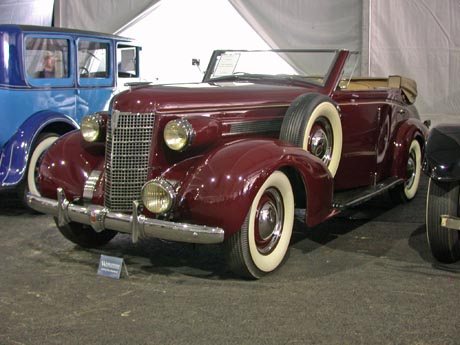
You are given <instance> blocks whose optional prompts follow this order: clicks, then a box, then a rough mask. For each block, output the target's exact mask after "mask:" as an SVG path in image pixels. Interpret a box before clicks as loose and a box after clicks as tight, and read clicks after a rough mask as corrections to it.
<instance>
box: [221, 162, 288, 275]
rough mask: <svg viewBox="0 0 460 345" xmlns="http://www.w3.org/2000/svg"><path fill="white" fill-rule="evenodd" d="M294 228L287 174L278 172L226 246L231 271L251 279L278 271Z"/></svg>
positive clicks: (258, 194)
mask: <svg viewBox="0 0 460 345" xmlns="http://www.w3.org/2000/svg"><path fill="white" fill-rule="evenodd" d="M256 216H257V220H256ZM293 224H294V194H293V192H292V187H291V184H290V182H289V179H288V177H287V176H286V175H285V174H284V173H282V172H281V171H275V172H274V173H272V174H271V175H270V176H269V177H268V178H267V180H266V181H265V183H264V184H263V185H262V187H261V188H260V190H259V192H258V193H257V195H256V196H255V198H254V200H253V202H252V204H251V208H250V209H249V211H248V214H247V216H246V219H245V221H244V223H243V224H242V226H241V230H240V231H238V232H237V233H235V234H234V235H232V236H231V237H230V238H229V239H228V240H227V241H226V243H225V249H226V254H227V263H228V265H229V267H230V269H231V270H232V271H233V272H234V273H236V274H238V275H240V276H242V277H245V278H249V279H259V278H261V277H263V276H264V275H265V274H267V273H270V272H272V271H274V270H275V269H277V268H278V267H279V266H280V265H281V263H282V262H283V261H284V258H285V256H286V253H287V250H288V247H289V242H290V239H291V235H292V228H293Z"/></svg>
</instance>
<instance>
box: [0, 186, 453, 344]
mask: <svg viewBox="0 0 460 345" xmlns="http://www.w3.org/2000/svg"><path fill="white" fill-rule="evenodd" d="M426 184H427V181H426V178H424V179H423V181H422V186H421V189H420V191H419V194H418V195H417V197H416V199H415V200H414V201H413V202H411V203H409V204H406V205H401V206H397V207H393V206H392V205H391V203H390V201H389V198H388V197H387V196H386V195H385V196H382V197H380V198H378V199H374V200H372V201H371V202H369V203H367V204H365V205H364V206H361V207H359V208H356V209H354V210H353V211H352V212H348V213H347V214H346V215H342V216H340V217H339V218H335V219H333V220H330V221H328V222H327V223H325V224H322V225H320V226H318V227H316V228H314V229H309V230H306V229H305V228H304V226H303V223H302V221H301V220H298V221H297V222H296V227H295V233H294V238H293V240H292V245H291V248H290V252H289V257H288V259H287V261H286V263H285V264H284V265H283V266H282V267H281V268H280V269H279V270H278V271H276V272H275V273H274V274H271V275H269V276H267V277H265V278H263V279H262V280H259V281H244V280H240V279H238V278H237V277H235V276H233V275H231V274H230V273H229V272H228V271H227V270H226V268H225V266H224V264H223V258H222V255H221V253H220V247H218V246H197V247H194V246H192V245H184V244H177V243H165V242H162V241H158V240H148V241H147V240H144V241H141V242H140V243H138V244H136V245H134V244H132V243H131V242H130V238H129V237H127V236H118V237H116V238H115V239H114V240H113V241H112V242H111V243H110V244H109V245H107V246H105V247H103V248H102V249H98V250H84V249H81V248H79V247H76V246H75V245H73V244H72V243H70V242H68V241H67V240H65V239H64V238H63V237H62V236H61V235H60V234H59V233H58V231H57V230H56V228H55V226H54V223H53V221H52V219H51V217H49V216H46V215H38V214H31V213H29V212H28V211H26V210H24V209H22V208H20V206H19V204H18V202H17V200H15V199H14V198H13V197H9V196H5V195H2V196H1V197H0V198H1V201H0V273H1V274H0V344H2V345H9V344H277V345H278V344H418V345H421V344H435V345H440V344H459V343H460V337H459V336H460V330H459V324H460V316H459V314H458V313H457V311H456V308H457V303H458V301H459V299H460V274H459V273H460V264H453V265H440V264H437V263H435V262H434V261H433V260H432V258H431V255H430V252H429V249H428V247H427V242H426V237H425V224H424V206H425V205H424V204H425V196H426ZM299 219H300V218H299ZM101 254H107V255H112V256H119V257H123V258H124V259H125V261H126V263H127V267H128V270H129V274H130V277H129V278H122V279H120V280H114V279H110V278H105V277H101V276H98V275H96V270H97V266H98V262H99V257H100V255H101Z"/></svg>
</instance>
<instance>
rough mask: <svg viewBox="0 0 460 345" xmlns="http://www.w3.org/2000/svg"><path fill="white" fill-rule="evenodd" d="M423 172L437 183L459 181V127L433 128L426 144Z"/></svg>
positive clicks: (441, 126)
mask: <svg viewBox="0 0 460 345" xmlns="http://www.w3.org/2000/svg"><path fill="white" fill-rule="evenodd" d="M423 171H424V172H425V173H426V174H427V175H428V176H430V177H431V178H433V179H435V180H438V181H459V180H460V126H459V125H453V124H452V125H448V124H446V125H438V126H436V127H433V128H432V129H431V131H430V133H429V135H428V139H427V142H426V151H425V159H424V163H423Z"/></svg>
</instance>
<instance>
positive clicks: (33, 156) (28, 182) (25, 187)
mask: <svg viewBox="0 0 460 345" xmlns="http://www.w3.org/2000/svg"><path fill="white" fill-rule="evenodd" d="M57 138H59V135H58V134H56V133H41V134H39V135H38V137H37V139H36V140H35V142H34V144H33V146H32V149H31V150H30V153H29V157H28V159H27V168H26V172H25V174H24V178H23V179H22V181H21V183H20V184H19V186H18V189H17V192H18V196H19V198H20V200H21V201H22V203H23V204H24V205H25V206H27V200H26V196H27V193H28V192H31V193H33V194H36V195H40V190H39V188H38V186H37V176H38V169H39V166H40V162H41V159H42V158H43V155H44V153H45V152H46V150H47V149H48V148H49V147H50V146H51V144H53V143H54V142H55V141H56V140H57Z"/></svg>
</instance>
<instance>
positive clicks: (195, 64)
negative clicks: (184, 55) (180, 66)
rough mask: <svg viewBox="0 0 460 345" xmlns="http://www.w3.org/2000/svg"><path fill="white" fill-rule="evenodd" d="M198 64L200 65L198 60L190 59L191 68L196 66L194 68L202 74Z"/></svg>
mask: <svg viewBox="0 0 460 345" xmlns="http://www.w3.org/2000/svg"><path fill="white" fill-rule="evenodd" d="M200 63H201V62H200V59H192V66H196V68H198V70H199V71H200V73H203V71H202V70H201V68H200Z"/></svg>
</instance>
